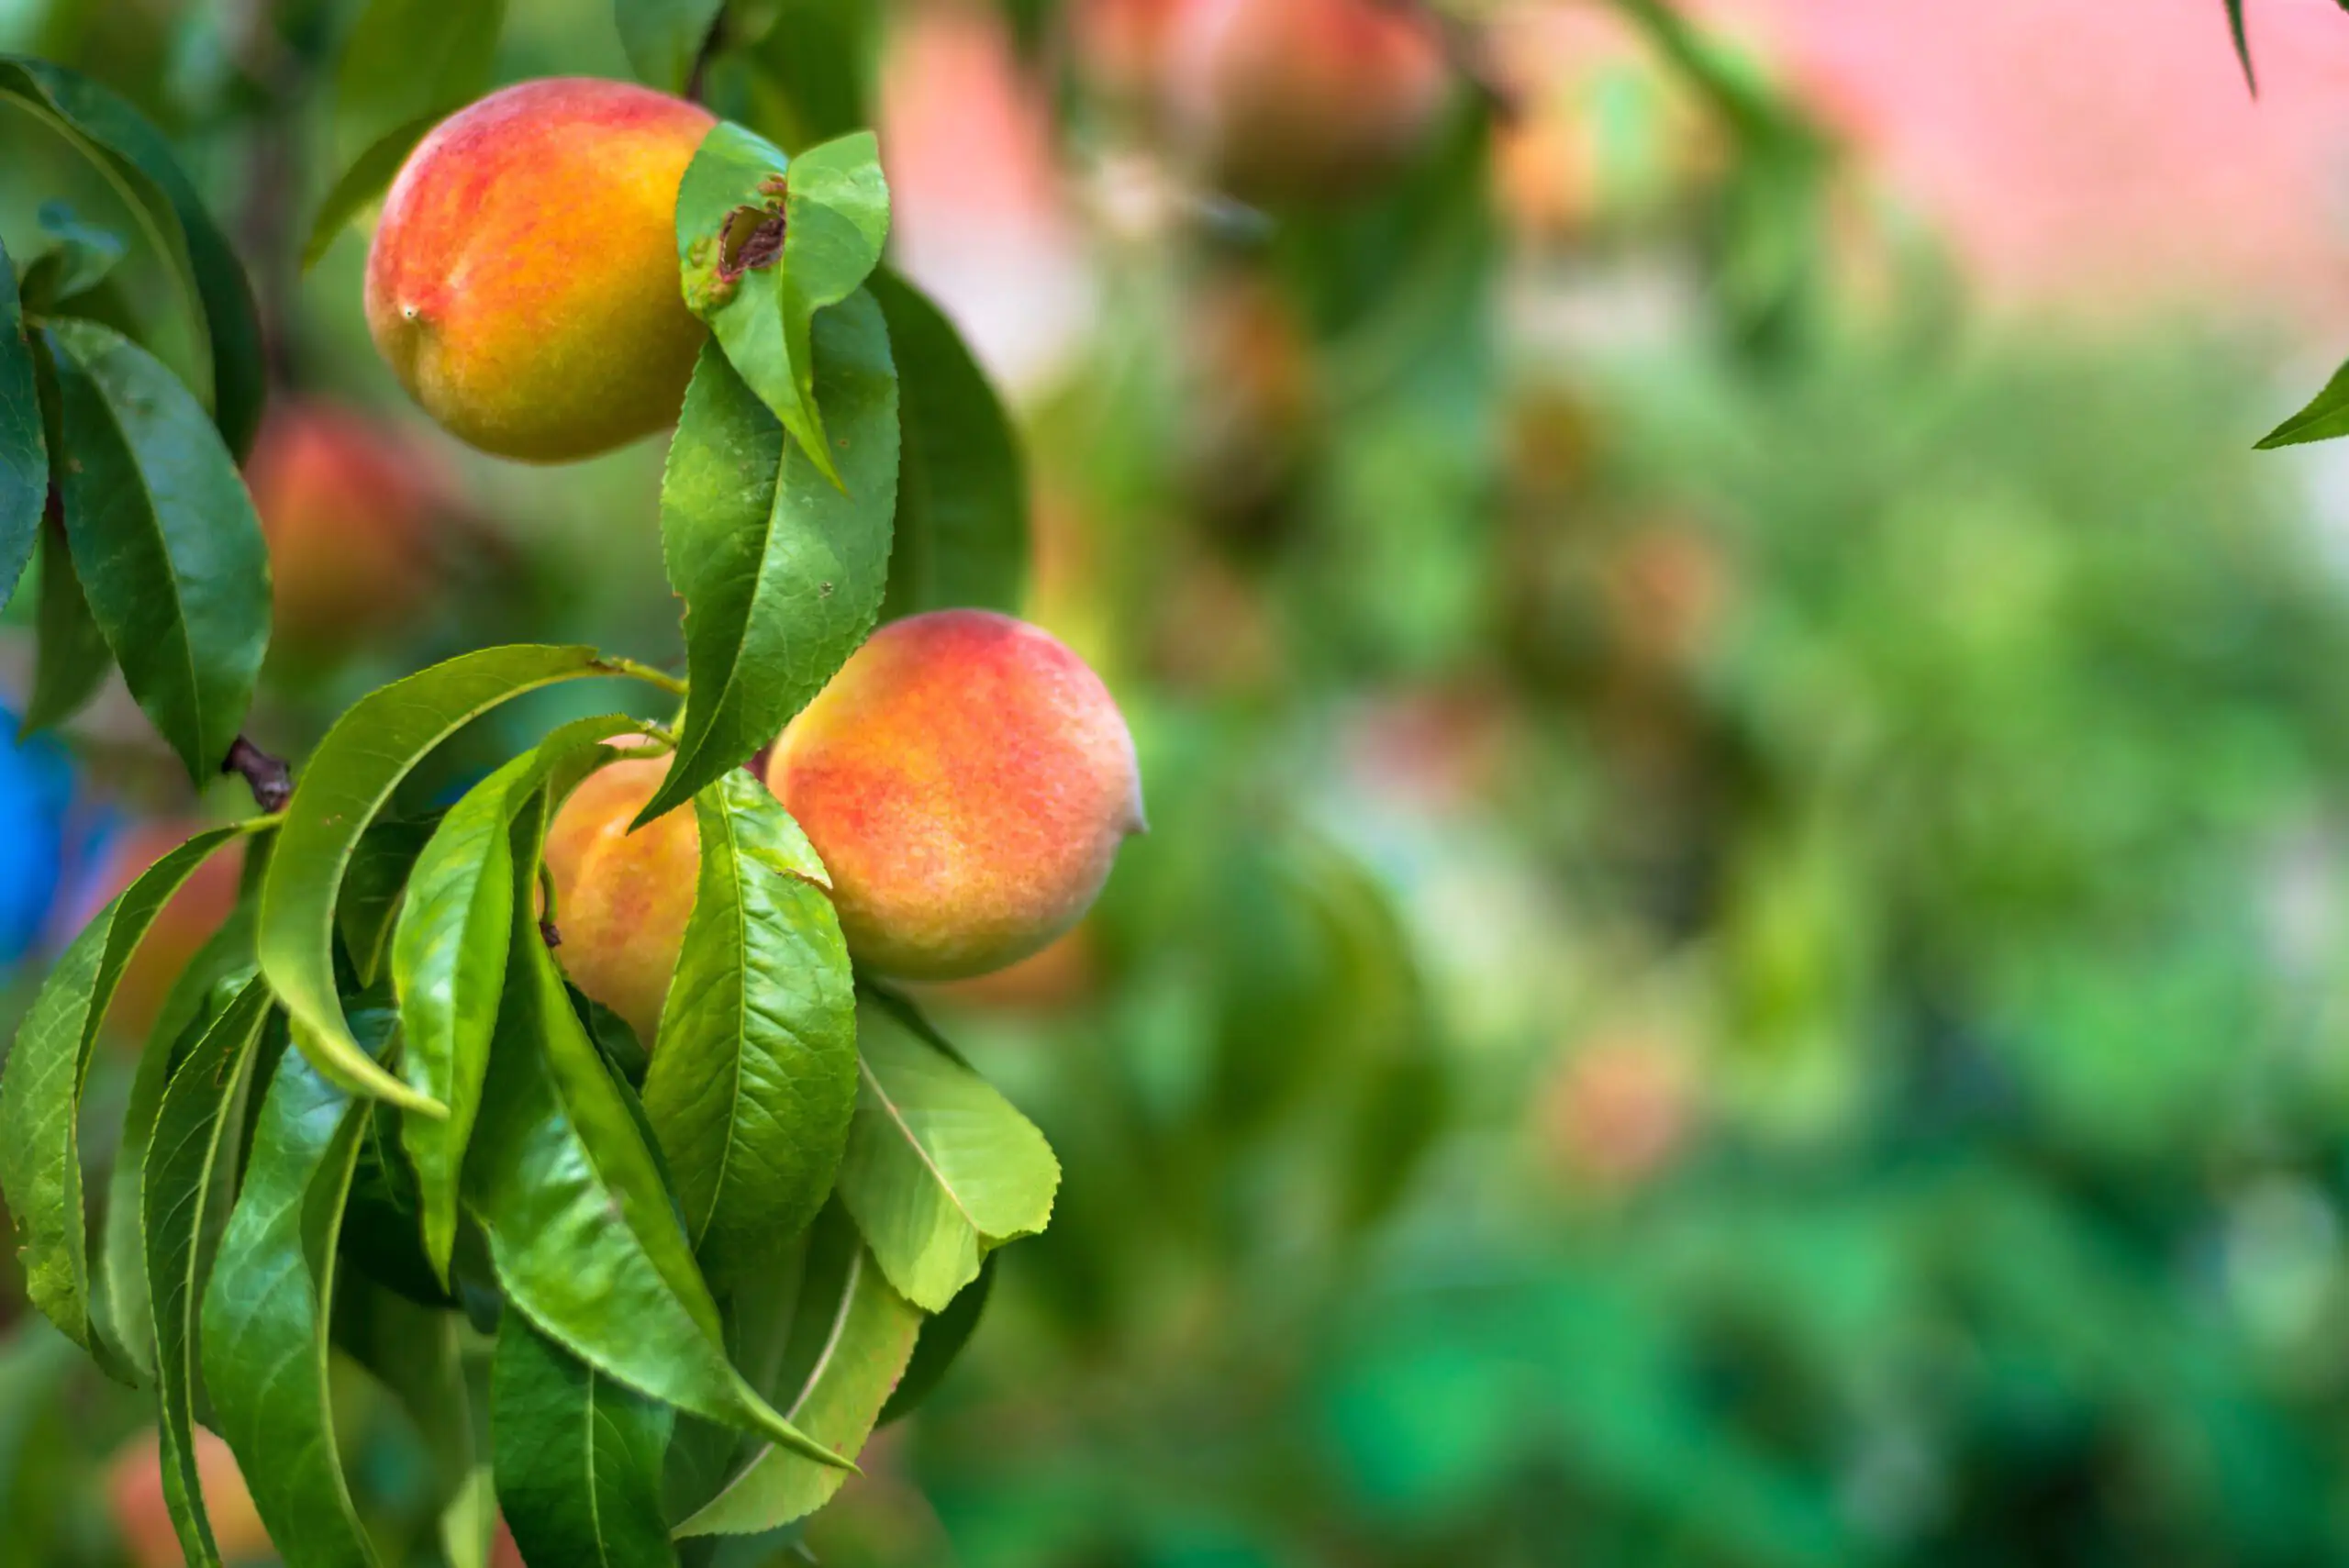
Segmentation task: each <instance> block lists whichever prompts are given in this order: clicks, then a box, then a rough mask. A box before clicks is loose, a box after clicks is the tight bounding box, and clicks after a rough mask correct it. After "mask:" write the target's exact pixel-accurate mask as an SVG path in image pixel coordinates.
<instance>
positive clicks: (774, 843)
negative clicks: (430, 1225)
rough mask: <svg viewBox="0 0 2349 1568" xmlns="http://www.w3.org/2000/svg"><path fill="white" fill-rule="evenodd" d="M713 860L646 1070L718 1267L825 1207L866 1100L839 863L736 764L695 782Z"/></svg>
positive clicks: (690, 1206) (792, 1230) (654, 1117)
mask: <svg viewBox="0 0 2349 1568" xmlns="http://www.w3.org/2000/svg"><path fill="white" fill-rule="evenodd" d="M694 813H695V817H696V821H697V823H698V825H699V828H700V835H701V872H700V879H699V883H698V884H697V889H696V894H695V896H694V906H693V914H692V916H691V917H690V919H689V920H688V922H687V924H686V927H685V945H684V948H683V950H682V951H681V953H680V956H679V958H678V960H677V973H676V977H675V979H674V980H673V981H672V982H671V984H670V986H669V999H668V1005H667V1007H666V1009H665V1010H664V1011H663V1013H662V1019H661V1039H660V1044H659V1048H658V1049H657V1050H655V1051H653V1052H652V1061H651V1068H650V1070H649V1071H648V1073H647V1074H646V1077H645V1082H644V1109H645V1114H646V1116H648V1117H649V1118H651V1122H652V1126H653V1129H654V1131H655V1132H656V1133H657V1134H658V1136H659V1138H660V1141H661V1147H662V1150H663V1151H666V1152H667V1155H668V1159H669V1169H670V1172H671V1173H672V1174H673V1176H674V1179H675V1183H676V1189H677V1196H678V1200H679V1202H680V1203H681V1204H682V1205H683V1207H684V1208H685V1223H686V1226H687V1228H688V1229H689V1230H690V1231H691V1233H692V1235H693V1239H694V1241H695V1244H696V1248H697V1249H698V1250H699V1251H700V1254H701V1257H702V1260H703V1263H704V1265H705V1267H707V1268H709V1269H710V1270H711V1271H712V1272H713V1273H724V1272H725V1271H726V1269H727V1267H728V1265H729V1263H730V1262H735V1261H739V1260H742V1259H746V1258H749V1257H751V1256H754V1255H756V1254H758V1253H760V1252H762V1251H769V1250H772V1249H773V1248H774V1245H775V1244H776V1242H777V1241H778V1240H780V1239H783V1238H787V1237H790V1236H793V1235H796V1234H797V1233H798V1231H799V1230H800V1229H803V1228H804V1227H805V1226H806V1225H807V1222H808V1221H809V1220H811V1219H813V1218H815V1217H816V1211H817V1210H818V1208H820V1207H822V1206H823V1202H824V1195H825V1194H826V1193H827V1192H829V1191H830V1190H831V1184H832V1175H833V1173H834V1172H835V1171H836V1170H837V1169H838V1167H839V1164H840V1157H841V1149H842V1147H843V1146H844V1145H845V1144H846V1142H847V1140H848V1124H849V1116H850V1113H851V1112H852V1110H853V1109H854V1107H855V1105H856V990H855V985H854V983H853V981H852V978H851V975H850V971H849V960H848V947H847V943H846V942H845V941H844V940H843V939H842V938H841V927H840V917H839V916H838V915H837V914H836V913H834V911H833V908H832V901H831V899H830V897H829V895H827V893H826V892H825V889H826V888H828V887H829V881H828V879H826V877H825V875H824V868H823V863H822V862H820V861H818V859H817V857H816V851H815V850H814V849H813V848H812V847H810V846H809V844H808V842H807V835H806V834H804V833H802V832H801V831H800V830H799V825H798V824H797V823H796V822H794V821H792V819H791V817H790V816H789V814H788V813H786V812H785V810H784V809H783V807H782V806H779V805H777V804H776V803H775V798H774V795H770V794H768V793H767V789H766V786H765V785H764V784H761V783H760V782H759V781H758V780H756V779H754V778H752V777H751V776H750V775H749V774H748V773H743V772H742V771H741V770H740V769H736V770H734V771H733V772H731V773H727V774H726V775H725V776H724V777H722V778H720V779H718V781H717V782H716V783H715V784H711V785H709V786H708V787H707V789H705V790H703V791H702V792H701V794H699V795H696V796H695V797H694Z"/></svg>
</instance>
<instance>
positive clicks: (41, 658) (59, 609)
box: [23, 520, 114, 735]
mask: <svg viewBox="0 0 2349 1568" xmlns="http://www.w3.org/2000/svg"><path fill="white" fill-rule="evenodd" d="M34 624H35V626H36V627H37V628H39V638H40V649H39V653H38V654H37V655H36V657H35V658H34V660H33V690H32V696H31V697H30V699H29V700H28V701H27V702H26V704H25V721H24V725H23V730H24V733H26V734H28V735H29V734H31V733H32V732H33V731H34V730H36V729H46V728H49V727H50V726H51V725H53V724H61V723H62V722H64V721H65V720H66V719H68V718H71V717H73V716H74V715H75V714H77V713H79V712H81V711H82V708H83V706H84V705H86V704H87V703H88V702H89V700H90V699H91V697H93V696H95V695H97V690H98V687H99V686H100V685H101V684H104V683H105V681H106V672H107V671H109V670H111V669H113V668H114V655H112V654H111V653H108V652H107V651H106V634H105V633H103V632H101V631H99V630H98V623H97V622H96V621H95V620H92V619H91V618H90V606H89V601H88V600H86V599H84V598H83V596H82V580H81V579H80V578H79V577H76V576H75V575H73V556H72V550H70V549H69V548H68V547H67V545H66V543H65V526H64V524H63V523H62V522H61V521H55V520H53V521H51V522H50V525H49V526H48V527H47V528H43V529H42V530H41V536H40V604H39V607H38V608H37V610H36V611H35V620H34Z"/></svg>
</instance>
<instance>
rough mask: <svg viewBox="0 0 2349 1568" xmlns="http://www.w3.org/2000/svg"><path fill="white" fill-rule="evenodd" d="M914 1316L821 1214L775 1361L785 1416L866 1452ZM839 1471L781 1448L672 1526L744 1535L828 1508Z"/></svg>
mask: <svg viewBox="0 0 2349 1568" xmlns="http://www.w3.org/2000/svg"><path fill="white" fill-rule="evenodd" d="M921 1322H922V1318H921V1314H920V1313H919V1312H918V1311H917V1310H916V1309H915V1308H914V1307H913V1306H912V1305H911V1304H910V1303H908V1302H907V1300H906V1299H905V1298H904V1297H903V1296H899V1295H898V1294H897V1293H896V1291H895V1290H893V1289H891V1288H890V1285H889V1282H888V1279H887V1278H886V1276H885V1275H884V1274H883V1273H882V1272H881V1269H880V1267H879V1266H878V1265H877V1264H876V1263H874V1261H873V1255H872V1253H871V1252H870V1251H867V1250H866V1248H865V1245H864V1242H863V1238H861V1237H860V1236H858V1235H857V1232H856V1227H855V1226H854V1225H853V1224H852V1223H851V1222H850V1220H849V1218H848V1216H847V1214H846V1213H845V1212H844V1211H842V1210H841V1209H840V1208H839V1207H832V1208H829V1209H828V1210H826V1212H825V1215H824V1217H823V1218H821V1219H819V1220H818V1222H817V1225H816V1229H815V1231H814V1233H813V1235H812V1236H811V1237H810V1239H809V1244H808V1251H807V1265H806V1269H805V1272H804V1273H803V1275H802V1279H801V1284H800V1290H799V1297H798V1304H797V1306H796V1308H795V1310H794V1312H793V1314H792V1318H791V1328H790V1339H789V1341H788V1344H787V1347H786V1349H785V1352H784V1357H783V1373H782V1377H781V1380H780V1385H779V1387H778V1391H777V1395H776V1397H777V1399H778V1401H782V1400H783V1399H784V1396H783V1394H782V1392H781V1389H782V1388H788V1389H790V1390H792V1391H793V1392H792V1393H791V1394H790V1396H789V1397H788V1401H787V1403H785V1405H784V1411H785V1415H786V1416H788V1417H789V1418H791V1420H792V1421H793V1422H794V1423H795V1424H796V1425H797V1426H798V1427H799V1428H800V1429H802V1430H804V1431H806V1432H807V1434H808V1435H809V1436H811V1437H813V1438H815V1439H817V1440H819V1441H821V1442H824V1443H826V1444H828V1445H829V1446H830V1447H831V1448H832V1449H833V1450H834V1451H837V1452H839V1453H841V1454H843V1455H853V1454H855V1453H856V1452H857V1451H859V1450H860V1449H862V1448H863V1446H864V1440H865V1439H866V1438H867V1437H868V1436H870V1435H871V1433H872V1431H873V1428H874V1422H875V1421H876V1420H877V1419H878V1418H879V1417H880V1414H881V1410H882V1407H883V1406H885V1404H886V1403H887V1402H888V1399H889V1396H890V1393H891V1391H892V1390H894V1389H895V1388H896V1386H897V1384H898V1380H899V1378H901V1377H902V1376H903V1375H904V1373H905V1371H906V1364H907V1361H908V1359H909V1358H910V1357H911V1356H912V1355H913V1353H914V1343H915V1337H916V1335H917V1334H918V1333H919V1332H920V1329H921ZM845 1479H846V1474H845V1473H844V1472H842V1471H841V1470H838V1469H835V1468H832V1467H829V1466H826V1465H820V1464H816V1463H812V1462H809V1461H808V1460H807V1459H806V1458H804V1457H802V1456H801V1455H799V1454H796V1453H789V1452H785V1451H783V1450H781V1449H776V1448H768V1449H764V1450H763V1451H761V1452H760V1453H759V1454H758V1455H757V1456H756V1457H755V1458H753V1459H752V1460H751V1462H750V1463H749V1464H748V1465H746V1466H744V1467H743V1468H742V1469H741V1470H740V1472H739V1473H737V1474H735V1475H734V1476H733V1478H732V1479H730V1480H729V1481H728V1482H727V1484H726V1485H725V1486H724V1487H722V1488H721V1489H720V1490H719V1492H718V1495H717V1496H715V1497H713V1498H712V1499H710V1501H709V1502H708V1503H707V1504H706V1505H704V1506H703V1507H701V1508H700V1509H698V1510H697V1511H696V1512H695V1513H694V1514H693V1516H692V1517H691V1518H687V1519H686V1520H685V1522H684V1523H683V1524H681V1525H679V1526H678V1527H677V1533H678V1534H680V1535H687V1536H692V1535H750V1534H755V1533H757V1532H759V1531H762V1530H768V1529H775V1528H776V1527H778V1526H780V1525H785V1524H789V1523H790V1522H791V1521H793V1520H794V1519H799V1518H806V1517H807V1515H809V1514H811V1513H814V1512H815V1511H816V1510H817V1509H818V1508H820V1507H823V1506H824V1505H825V1504H826V1503H828V1502H829V1501H830V1500H831V1498H832V1495H833V1494H834V1493H836V1492H838V1491H839V1490H840V1488H841V1482H842V1481H844V1480H845Z"/></svg>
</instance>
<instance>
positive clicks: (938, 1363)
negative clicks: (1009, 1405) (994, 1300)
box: [878, 1252, 997, 1427]
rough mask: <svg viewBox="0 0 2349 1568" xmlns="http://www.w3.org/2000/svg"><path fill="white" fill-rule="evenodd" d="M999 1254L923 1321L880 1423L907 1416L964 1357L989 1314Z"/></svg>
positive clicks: (989, 1259)
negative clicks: (950, 1299)
mask: <svg viewBox="0 0 2349 1568" xmlns="http://www.w3.org/2000/svg"><path fill="white" fill-rule="evenodd" d="M996 1257H997V1254H996V1253H994V1252H989V1253H988V1254H987V1257H986V1262H983V1263H981V1264H980V1265H979V1277H978V1278H977V1279H975V1280H974V1281H972V1282H971V1284H970V1285H969V1286H968V1288H966V1289H964V1290H962V1291H960V1292H957V1293H956V1295H955V1297H954V1299H953V1300H952V1301H950V1302H948V1303H947V1304H946V1310H945V1311H943V1312H941V1313H940V1314H939V1315H938V1316H937V1317H935V1318H930V1319H929V1320H928V1321H926V1322H924V1323H923V1324H922V1326H921V1338H920V1339H919V1340H917V1341H916V1342H915V1344H914V1357H913V1360H911V1361H910V1362H907V1363H906V1375H905V1376H903V1377H901V1378H899V1379H898V1380H897V1387H896V1392H895V1393H893V1394H891V1395H890V1396H889V1402H888V1403H887V1404H886V1405H884V1406H882V1407H881V1419H880V1421H879V1423H878V1424H879V1425H881V1426H884V1427H885V1426H887V1425H888V1424H889V1423H890V1422H892V1421H902V1420H904V1419H905V1418H907V1416H910V1415H912V1414H913V1413H914V1411H915V1410H916V1409H918V1407H920V1406H921V1404H922V1402H923V1401H924V1400H926V1399H928V1398H929V1397H930V1396H931V1395H932V1394H934V1393H936V1392H937V1390H938V1385H940V1384H941V1383H943V1382H945V1381H946V1374H947V1373H949V1372H950V1371H952V1370H953V1366H954V1363H955V1362H956V1361H958V1360H960V1359H961V1357H962V1354H963V1346H965V1345H967V1344H969V1343H970V1342H971V1336H972V1335H973V1334H974V1333H976V1332H978V1329H979V1319H980V1318H983V1317H985V1315H986V1309H987V1298H988V1297H989V1296H993V1295H994V1294H995V1270H996Z"/></svg>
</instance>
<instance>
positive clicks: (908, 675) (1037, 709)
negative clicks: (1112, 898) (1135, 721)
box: [767, 610, 1142, 980]
mask: <svg viewBox="0 0 2349 1568" xmlns="http://www.w3.org/2000/svg"><path fill="white" fill-rule="evenodd" d="M767 784H768V785H769V786H770V787H771V788H773V789H774V793H775V796H776V798H778V799H779V800H781V801H782V802H783V804H784V806H785V808H786V809H787V810H789V811H790V812H791V814H792V815H793V816H794V817H796V818H798V821H799V825H800V827H802V828H805V829H806V830H807V837H808V840H809V841H810V842H812V843H813V844H814V845H815V846H816V851H817V853H818V854H819V855H821V856H822V857H823V861H824V867H825V869H826V870H827V871H828V872H829V873H830V874H831V878H832V892H833V901H834V903H835V904H837V905H838V906H839V908H840V916H841V930H842V931H843V932H844V933H845V934H846V935H847V938H848V946H849V951H850V952H851V953H852V955H853V956H854V957H855V958H856V960H857V962H860V963H862V964H864V965H867V966H868V967H870V968H872V969H874V970H875V971H877V972H879V973H884V974H891V975H896V976H899V977H901V978H904V979H908V980H956V979H963V978H967V977H969V976H971V975H974V974H984V973H987V972H989V971H991V970H996V969H1001V968H1003V967H1004V966H1005V965H1007V964H1010V963H1014V962H1018V961H1019V960H1020V959H1022V958H1025V957H1027V956H1028V955H1029V954H1030V953H1032V952H1035V951H1038V950H1039V949H1041V948H1042V947H1043V946H1044V945H1045V944H1046V943H1048V942H1050V941H1051V940H1052V939H1053V938H1055V937H1057V936H1059V935H1060V934H1061V933H1062V932H1063V931H1065V930H1067V929H1069V928H1070V927H1072V926H1074V924H1075V923H1076V921H1077V919H1078V918H1079V917H1081V916H1082V915H1084V913H1085V910H1086V909H1087V908H1089V907H1090V906H1092V903H1093V900H1094V899H1095V897H1096V896H1097V895H1099V893H1100V891H1101V886H1102V884H1103V883H1104V882H1106V881H1107V880H1108V875H1109V867H1110V864H1111V862H1113V861H1114V860H1115V859H1116V857H1117V852H1118V846H1119V843H1120V842H1121V841H1122V840H1124V839H1125V837H1126V836H1127V835H1128V834H1129V833H1133V832H1137V831H1139V830H1141V827H1142V810H1141V771H1140V769H1139V767H1138V766H1137V764H1136V762H1135V758H1134V743H1133V737H1132V736H1131V735H1130V733H1129V732H1128V731H1127V728H1126V722H1125V719H1124V717H1122V716H1120V715H1119V712H1118V707H1117V704H1116V703H1115V702H1113V701H1112V700H1111V699H1110V696H1109V693H1108V689H1107V688H1106V687H1104V686H1103V685H1102V684H1101V679H1100V677H1099V676H1097V675H1096V674H1095V673H1093V672H1092V671H1091V670H1090V669H1088V668H1087V667H1086V666H1085V662H1084V661H1083V660H1081V659H1079V658H1078V657H1077V656H1076V655H1075V654H1074V653H1072V652H1071V651H1069V650H1068V649H1067V648H1065V647H1063V646H1062V644H1061V643H1060V642H1059V641H1057V640H1056V639H1053V638H1052V636H1051V635H1050V634H1048V633H1046V632H1044V631H1041V630H1040V629H1039V628H1035V627H1032V626H1028V625H1025V624H1023V623H1021V622H1019V621H1016V620H1013V619H1011V618H1009V617H1006V616H999V615H992V614H988V613H986V612H985V611H980V610H940V611H935V612H932V613H931V614H929V615H920V616H913V617H908V618H907V619H905V620H901V621H895V622H892V623H891V624H890V625H888V626H885V627H883V628H881V629H880V630H879V631H877V632H875V633H874V636H873V639H872V640H870V641H869V642H867V643H866V644H865V645H864V646H863V648H861V649H859V650H858V651H857V652H856V654H855V655H854V656H853V657H852V658H851V659H850V660H849V662H848V663H847V665H846V666H845V667H844V668H843V669H842V670H841V673H839V674H837V675H835V676H834V677H833V678H832V682H831V684H829V685H828V686H826V687H825V688H824V689H823V691H822V692H821V693H819V694H818V695H817V697H816V700H815V701H813V702H812V703H809V704H808V705H807V709H806V711H805V712H803V713H801V714H800V716H799V717H797V718H796V719H794V720H793V721H792V724H791V727H790V728H788V729H786V730H785V731H784V734H783V739H782V740H780V741H778V742H777V743H776V745H775V749H774V757H773V759H772V760H771V761H770V762H769V763H768V767H767Z"/></svg>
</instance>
